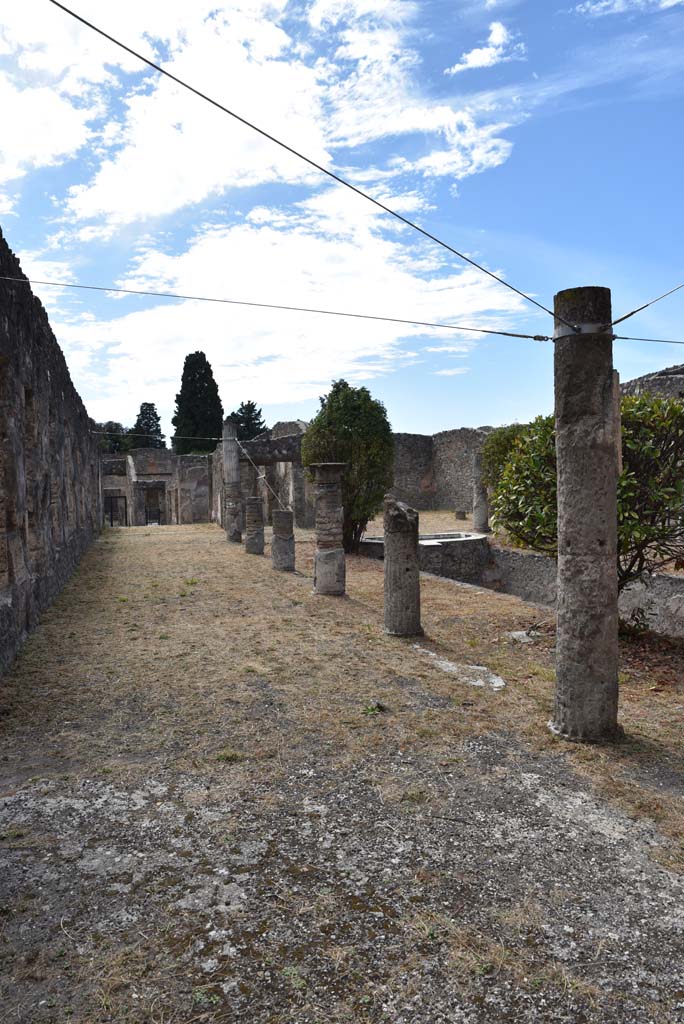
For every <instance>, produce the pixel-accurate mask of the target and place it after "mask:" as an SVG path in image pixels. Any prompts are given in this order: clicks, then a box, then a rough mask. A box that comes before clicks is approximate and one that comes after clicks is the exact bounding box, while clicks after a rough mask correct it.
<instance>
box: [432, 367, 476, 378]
mask: <svg viewBox="0 0 684 1024" xmlns="http://www.w3.org/2000/svg"><path fill="white" fill-rule="evenodd" d="M467 372H468V368H467V367H466V366H455V367H453V368H452V369H450V370H435V371H434V373H433V376H434V377H458V376H460V375H461V374H462V373H467Z"/></svg>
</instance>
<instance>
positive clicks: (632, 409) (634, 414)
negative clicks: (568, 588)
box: [492, 395, 684, 589]
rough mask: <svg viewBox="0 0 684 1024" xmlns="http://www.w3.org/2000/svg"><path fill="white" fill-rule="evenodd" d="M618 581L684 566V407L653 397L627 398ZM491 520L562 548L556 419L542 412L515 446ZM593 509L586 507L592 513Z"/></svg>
mask: <svg viewBox="0 0 684 1024" xmlns="http://www.w3.org/2000/svg"><path fill="white" fill-rule="evenodd" d="M621 413H622V460H623V469H622V473H621V475H620V477H619V480H618V565H617V572H618V586H619V588H620V589H622V588H623V587H625V586H627V585H628V584H629V583H632V582H634V581H635V580H638V579H641V578H643V577H644V576H646V575H648V574H649V573H652V572H655V571H656V570H657V569H660V568H663V567H664V566H666V565H668V564H674V566H675V567H679V566H680V565H681V564H684V405H682V403H680V402H677V401H674V400H673V399H663V398H654V397H652V396H650V395H641V396H638V397H632V396H629V397H625V398H623V399H622V402H621ZM492 512H493V515H492V521H493V523H494V525H495V526H502V527H503V528H504V529H505V530H506V531H507V532H508V533H509V534H510V535H511V536H512V537H513V538H514V539H516V540H518V541H519V542H521V543H522V544H525V545H527V546H528V547H531V548H533V549H534V550H536V551H543V552H545V553H546V554H550V555H555V554H556V553H557V538H556V532H557V501H556V449H555V432H554V423H553V417H551V416H539V417H538V418H537V419H536V420H534V422H533V423H531V424H530V425H529V426H528V427H527V428H526V430H525V432H524V433H523V434H522V435H521V436H520V437H519V438H518V440H517V442H516V443H515V444H514V445H513V446H512V448H511V452H510V456H509V458H508V461H507V462H506V465H505V467H504V469H503V471H502V473H501V476H500V479H499V483H498V485H497V489H496V492H495V495H494V498H493V501H492ZM590 512H591V510H588V513H589V514H590Z"/></svg>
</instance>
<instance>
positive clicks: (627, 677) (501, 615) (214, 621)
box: [2, 513, 684, 859]
mask: <svg viewBox="0 0 684 1024" xmlns="http://www.w3.org/2000/svg"><path fill="white" fill-rule="evenodd" d="M431 515H434V516H435V517H437V516H441V515H442V514H441V513H434V514H431V513H428V514H427V515H426V518H427V519H429V517H430V516H431ZM437 522H438V521H437V520H435V521H434V522H432V521H430V524H429V525H430V529H431V530H432V528H433V526H434V527H435V528H436V529H438V528H439V527H438V525H437ZM310 537H311V535H310V533H308V532H307V533H304V532H302V534H301V535H300V536H299V538H298V547H297V560H298V561H297V564H298V570H299V573H298V575H289V574H280V573H274V572H273V571H272V569H271V566H270V560H269V559H268V558H259V557H256V556H249V555H246V554H245V553H244V549H242V548H239V547H233V546H229V545H226V543H225V539H224V535H223V534H222V532H221V531H220V530H218V529H217V528H216V527H214V526H195V527H165V528H164V529H159V528H137V529H135V528H134V529H129V530H119V531H116V530H114V531H108V532H106V533H105V534H104V535H103V537H102V538H101V539H100V540H99V541H98V542H97V543H96V544H95V545H94V547H93V548H92V549H91V551H90V552H89V553H88V555H87V556H86V558H85V560H84V562H83V565H82V569H81V571H80V572H79V573H78V574H77V575H76V576H75V577H74V579H73V580H72V581H71V582H70V583H69V585H68V586H67V588H66V589H65V591H64V592H63V594H62V595H61V596H60V598H59V599H58V600H57V602H56V603H55V604H54V605H53V606H52V608H51V609H49V611H48V612H47V613H46V614H45V615H44V617H43V621H42V624H41V626H40V628H39V629H38V630H37V632H36V633H35V634H34V635H33V636H32V637H31V639H30V641H29V642H28V643H27V644H26V646H25V648H24V649H23V651H22V653H21V655H20V657H19V658H18V660H17V662H16V664H15V667H14V668H13V670H12V671H11V672H10V674H9V675H8V677H7V679H6V681H5V687H4V690H3V695H2V700H3V704H4V705H5V709H6V711H9V710H12V711H13V712H14V715H15V718H16V720H21V719H22V718H23V719H24V721H30V723H31V727H32V729H36V730H39V731H40V733H41V735H42V736H43V737H44V741H43V743H42V746H41V749H40V751H38V752H36V754H35V760H34V763H33V764H31V763H29V764H28V765H27V764H26V763H24V764H23V765H22V772H23V773H24V777H26V774H27V773H28V774H33V775H38V774H44V773H45V771H46V769H49V770H52V771H54V772H59V771H63V772H66V773H68V772H69V770H70V768H71V767H72V766H76V765H79V766H81V767H83V766H84V765H91V766H92V768H93V771H94V772H96V773H99V774H107V773H116V774H117V775H121V774H125V772H126V770H127V765H129V764H131V765H135V764H139V763H141V762H144V761H145V760H146V759H147V760H156V759H159V758H161V759H163V760H164V761H176V762H179V763H182V765H183V766H184V767H188V766H191V765H192V764H193V763H198V762H201V763H202V764H204V763H206V762H207V761H209V762H211V763H212V764H213V765H214V766H215V769H216V772H217V773H219V772H220V773H221V776H222V778H223V780H224V784H225V785H226V786H228V787H230V786H233V785H239V779H240V773H241V772H242V771H243V770H244V769H245V767H246V766H247V767H248V766H254V765H256V764H258V765H259V768H260V770H261V771H263V772H266V773H269V774H273V773H281V772H282V771H284V770H285V769H286V765H287V762H288V758H289V756H290V755H291V754H292V753H294V752H296V750H297V749H298V747H299V746H300V745H302V744H305V743H309V744H314V745H315V746H317V747H318V748H319V749H324V750H325V751H326V757H328V758H330V759H331V760H332V762H334V763H337V764H344V763H349V762H350V761H356V760H357V759H358V758H359V757H361V756H363V753H364V752H365V751H372V750H374V749H376V748H379V747H381V746H383V747H387V746H399V747H401V746H402V745H407V746H410V747H412V748H413V749H418V750H421V751H423V752H430V753H431V754H432V755H433V756H435V757H436V758H441V759H447V758H449V757H452V756H454V754H457V753H458V750H459V744H460V743H461V742H462V741H463V740H464V739H465V738H466V737H472V736H473V735H474V734H477V733H479V732H484V731H491V730H496V729H505V730H513V731H514V732H517V733H518V734H519V735H520V736H521V737H523V738H524V740H525V741H526V742H527V743H528V744H529V745H530V746H531V747H532V748H534V749H536V750H546V751H551V752H554V751H555V752H557V754H558V756H560V757H564V758H565V759H567V761H568V762H569V763H570V764H572V765H573V766H575V767H576V768H578V769H580V770H581V771H582V772H585V773H587V774H589V775H591V777H592V778H593V779H594V781H595V782H596V783H597V784H598V786H599V787H600V789H601V790H602V792H603V793H604V794H605V795H606V796H608V797H609V798H611V799H614V800H616V801H617V802H619V803H620V804H621V806H624V807H626V808H627V809H628V810H629V812H630V813H633V814H635V815H639V814H641V815H647V816H649V817H652V818H653V819H654V820H655V821H656V822H657V823H658V825H659V827H660V828H661V830H663V831H664V832H666V833H667V834H668V835H670V836H671V837H672V838H673V839H674V840H676V842H677V844H678V846H679V849H680V851H681V850H682V849H684V810H683V809H682V807H681V801H680V800H679V798H678V796H677V795H676V794H675V795H672V796H670V795H668V791H667V787H662V786H661V785H659V782H660V781H661V780H660V779H658V778H656V779H655V780H654V783H653V784H650V783H649V780H648V778H647V775H648V772H649V771H651V770H653V771H655V770H656V769H658V770H660V771H662V770H663V768H667V769H669V770H671V771H672V772H681V771H682V768H683V767H684V766H683V763H682V754H681V726H682V722H683V721H684V695H683V693H682V680H683V679H684V673H683V672H682V669H684V653H683V652H682V649H681V647H680V646H677V645H673V644H667V642H665V641H663V642H662V643H661V642H657V643H656V644H655V645H654V644H651V647H650V648H649V649H646V650H644V649H643V645H641V646H640V642H639V641H634V642H631V643H628V644H625V646H624V655H623V662H624V670H623V672H622V694H621V721H622V723H623V725H624V728H625V731H626V734H627V741H626V742H625V743H624V744H621V745H619V746H616V747H586V746H575V745H571V744H565V743H563V742H561V741H559V740H557V739H556V738H554V737H553V736H552V735H551V733H550V732H549V731H548V729H547V721H548V719H549V717H550V713H551V707H552V698H553V679H554V672H553V658H552V649H553V627H552V624H550V623H549V613H548V611H546V610H543V609H537V608H534V607H533V606H530V605H526V604H524V603H523V602H521V601H519V600H518V599H516V598H513V597H509V596H505V595H500V594H495V593H493V592H488V591H483V590H478V589H475V588H471V587H463V586H459V585H457V584H454V583H451V582H449V581H446V580H438V579H434V578H427V577H426V578H424V579H423V582H422V604H423V623H424V627H425V630H426V637H425V640H424V641H422V642H421V643H422V644H423V646H425V647H428V648H429V649H431V650H434V651H436V652H438V653H439V654H440V655H442V656H445V657H446V658H448V659H450V660H452V661H455V662H461V663H463V662H466V663H471V664H483V665H486V666H487V667H488V668H490V669H491V670H492V671H494V672H496V673H498V674H500V675H502V676H503V677H504V678H505V679H506V681H507V687H506V689H505V690H504V691H502V692H501V693H499V694H492V693H490V692H489V691H482V690H477V689H474V688H470V687H462V686H459V685H457V684H454V682H453V680H452V679H451V678H450V677H449V676H448V675H445V674H444V673H442V672H441V671H440V670H439V669H438V668H436V667H435V665H434V664H433V659H430V658H427V657H426V656H425V654H424V653H422V652H421V651H419V650H416V649H415V647H414V644H413V643H412V642H411V641H410V640H398V639H396V638H391V637H388V636H386V635H385V634H384V632H383V629H382V566H381V564H379V563H377V562H373V561H371V560H366V559H362V558H350V559H349V560H348V561H349V565H348V597H347V598H346V599H342V600H335V599H322V598H318V597H316V596H314V595H313V593H312V587H311V581H310V579H308V578H306V577H307V575H308V576H310V574H311V571H312V557H313V544H312V541H311V539H310ZM267 553H268V552H267ZM302 574H304V575H302ZM542 619H545V620H546V625H544V626H543V627H542V633H543V636H542V638H541V639H540V640H538V641H536V642H535V643H534V644H529V645H521V644H516V643H514V642H512V641H511V640H510V639H508V638H507V636H506V634H507V633H508V632H509V631H511V630H520V629H526V628H528V627H530V626H532V625H534V624H535V623H539V621H540V620H542ZM663 652H664V653H663ZM46 665H49V666H50V670H49V678H46V672H45V669H46ZM665 671H666V672H667V674H666V676H665V675H664V673H665ZM397 677H399V678H410V679H411V680H413V681H414V682H415V684H416V685H418V686H420V685H425V686H427V687H428V688H429V690H430V692H431V693H433V694H436V695H441V696H443V697H444V698H445V699H449V698H451V699H452V701H453V708H452V709H451V710H447V711H446V712H445V711H442V710H441V711H440V712H439V713H431V712H430V710H426V711H423V712H422V713H420V714H417V713H415V712H412V711H410V710H409V709H408V707H407V708H402V707H401V700H402V698H401V692H399V693H398V692H397V687H396V685H395V680H396V678H397ZM653 687H656V690H653V689H652V688H653ZM255 693H260V694H262V695H263V697H264V699H265V700H266V701H267V702H271V704H272V705H273V707H274V708H275V710H276V714H275V716H270V717H269V720H268V722H265V721H263V720H260V719H258V718H251V717H250V715H249V714H236V710H237V711H238V712H239V711H241V710H242V711H244V710H245V709H246V707H247V705H248V704H249V702H250V701H252V700H253V698H254V694H255ZM373 701H377V702H379V703H380V704H381V705H384V706H387V707H388V708H390V710H392V711H397V710H401V711H402V714H399V715H397V714H383V713H379V714H364V710H365V709H367V707H368V705H369V703H371V702H373ZM29 703H30V707H29ZM407 703H408V702H407ZM279 704H282V705H283V708H282V718H281V719H280V720H279V717H278V707H279ZM55 707H58V708H59V714H58V715H57V716H56V715H55ZM22 710H23V712H24V714H23V715H22ZM15 738H16V740H17V742H19V735H17V736H16V737H15ZM9 741H10V749H9V755H10V757H13V756H17V754H18V750H17V749H16V748H15V749H14V750H13V749H12V735H10V737H9ZM24 760H25V759H24ZM635 772H636V774H637V776H638V775H639V773H642V775H643V776H644V777H643V778H635ZM378 785H379V788H380V789H381V790H382V789H383V783H382V781H380V782H379V783H378ZM387 785H389V783H388V784H387ZM392 785H394V783H392ZM387 795H388V797H389V798H390V799H392V798H393V797H392V794H391V793H390V792H389V791H388V792H387ZM397 798H399V799H404V800H406V799H408V800H412V799H418V798H420V799H421V800H422V799H429V794H419V795H417V794H416V793H413V794H411V793H409V794H403V796H402V795H401V794H399V796H398V797H397ZM20 841H21V840H17V842H20ZM669 856H670V858H671V857H672V851H670V854H669ZM675 859H676V858H675Z"/></svg>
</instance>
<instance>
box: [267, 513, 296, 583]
mask: <svg viewBox="0 0 684 1024" xmlns="http://www.w3.org/2000/svg"><path fill="white" fill-rule="evenodd" d="M271 561H272V563H273V568H274V569H278V570H279V571H280V572H294V567H295V539H294V530H293V514H292V512H291V511H290V509H278V508H274V509H273V540H272V541H271Z"/></svg>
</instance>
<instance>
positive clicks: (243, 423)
mask: <svg viewBox="0 0 684 1024" xmlns="http://www.w3.org/2000/svg"><path fill="white" fill-rule="evenodd" d="M230 418H231V419H232V420H233V422H234V423H235V425H236V426H237V436H238V441H251V440H252V438H253V437H256V436H257V435H258V434H262V433H263V432H264V430H266V424H265V423H264V418H263V416H262V415H261V409H258V408H257V404H256V402H240V407H239V408H238V409H237V410H236V411H235V412H232V413H231V414H230Z"/></svg>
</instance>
